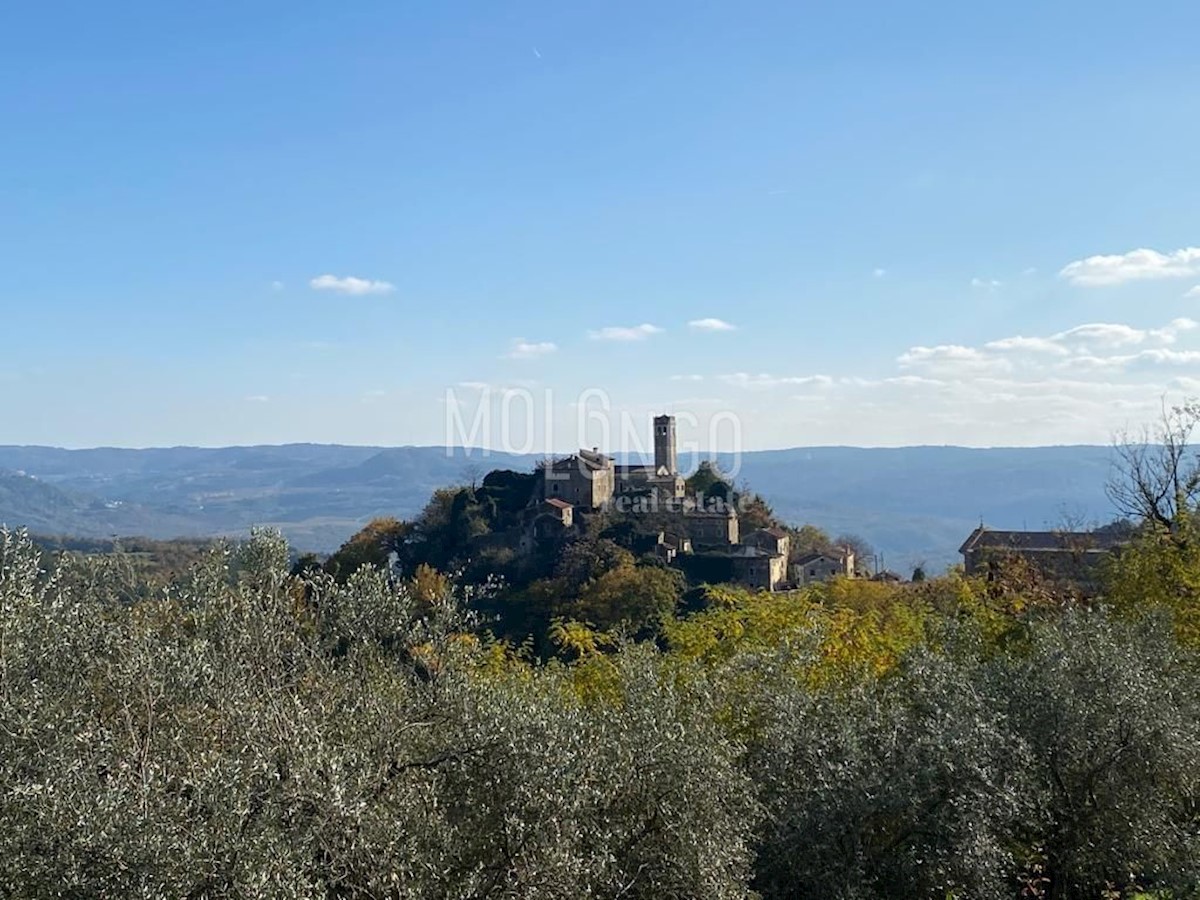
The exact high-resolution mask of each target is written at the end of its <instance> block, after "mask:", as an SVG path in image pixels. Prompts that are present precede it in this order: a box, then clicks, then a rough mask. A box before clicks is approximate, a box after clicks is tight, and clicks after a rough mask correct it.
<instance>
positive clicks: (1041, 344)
mask: <svg viewBox="0 0 1200 900" xmlns="http://www.w3.org/2000/svg"><path fill="white" fill-rule="evenodd" d="M983 346H984V348H985V349H987V350H996V351H999V352H1001V353H1008V352H1018V353H1022V352H1028V353H1049V354H1051V355H1054V356H1064V355H1065V354H1066V353H1067V352H1068V351H1067V349H1066V348H1065V347H1063V346H1062V345H1061V344H1059V343H1058V342H1056V341H1055V340H1054V339H1053V338H1041V337H1023V336H1021V335H1017V336H1015V337H1008V338H1001V339H1000V340H998V341H988V342H987V343H986V344H984V345H983Z"/></svg>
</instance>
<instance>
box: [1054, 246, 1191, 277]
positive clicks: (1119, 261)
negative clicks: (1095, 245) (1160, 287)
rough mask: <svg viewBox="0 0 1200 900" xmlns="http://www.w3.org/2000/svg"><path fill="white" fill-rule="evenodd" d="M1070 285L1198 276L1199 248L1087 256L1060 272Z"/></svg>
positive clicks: (1146, 250) (1139, 250)
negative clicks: (1166, 251)
mask: <svg viewBox="0 0 1200 900" xmlns="http://www.w3.org/2000/svg"><path fill="white" fill-rule="evenodd" d="M1058 274H1059V277H1060V278H1065V279H1066V280H1067V281H1069V282H1070V283H1071V284H1075V285H1080V286H1082V287H1104V286H1108V285H1114V284H1124V283H1125V282H1127V281H1143V280H1147V279H1156V278H1182V277H1184V276H1187V275H1196V274H1200V247H1184V248H1182V249H1180V250H1174V251H1172V252H1170V253H1159V252H1158V251H1157V250H1149V249H1146V248H1144V247H1143V248H1141V249H1138V250H1130V251H1129V252H1128V253H1117V254H1111V255H1107V256H1104V255H1100V256H1089V257H1087V258H1086V259H1077V260H1075V261H1074V262H1070V263H1067V265H1065V266H1063V268H1062V271H1060V272H1059V273H1058Z"/></svg>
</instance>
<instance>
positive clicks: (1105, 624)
mask: <svg viewBox="0 0 1200 900" xmlns="http://www.w3.org/2000/svg"><path fill="white" fill-rule="evenodd" d="M1176 469H1177V471H1176V472H1175V473H1174V475H1173V477H1172V478H1170V479H1168V481H1169V482H1170V483H1172V484H1177V485H1179V487H1178V488H1177V489H1176V490H1175V491H1174V493H1173V496H1172V498H1171V499H1170V506H1169V508H1168V507H1166V506H1165V505H1162V501H1161V492H1160V491H1158V489H1157V487H1156V486H1155V485H1156V484H1157V483H1158V482H1156V481H1155V479H1149V480H1148V481H1147V482H1146V483H1147V485H1148V489H1147V490H1145V491H1134V493H1133V494H1132V495H1131V496H1133V497H1134V498H1135V499H1139V500H1146V499H1149V500H1154V499H1155V498H1160V500H1159V501H1158V502H1159V503H1160V505H1159V506H1158V507H1156V508H1155V510H1156V511H1157V512H1162V511H1163V510H1165V515H1164V516H1163V518H1162V520H1161V521H1159V520H1157V519H1156V518H1155V517H1154V516H1153V515H1150V514H1148V513H1146V512H1145V511H1141V512H1140V518H1141V520H1142V522H1141V526H1140V527H1139V529H1138V530H1137V532H1136V534H1135V535H1134V537H1133V541H1132V543H1131V544H1130V545H1129V547H1128V548H1127V549H1126V550H1125V551H1123V552H1122V553H1120V554H1119V555H1118V556H1116V557H1115V558H1114V560H1113V561H1112V564H1111V566H1110V567H1109V569H1108V571H1107V572H1106V573H1105V574H1106V578H1105V590H1104V595H1103V597H1102V598H1101V599H1098V600H1097V599H1093V600H1088V601H1086V602H1085V601H1083V600H1081V599H1079V598H1078V597H1072V596H1070V595H1069V594H1066V593H1062V592H1060V591H1057V590H1054V589H1051V588H1050V587H1048V586H1047V585H1046V584H1045V583H1043V582H1042V581H1041V580H1040V579H1039V577H1038V575H1037V573H1036V572H1034V571H1030V570H1022V569H1019V568H1018V569H1012V570H1001V571H996V572H994V573H992V577H990V578H989V579H988V580H984V581H975V580H971V579H966V578H964V577H962V576H961V575H959V574H954V573H951V574H949V575H947V576H944V577H939V578H929V579H924V580H921V581H915V582H910V583H903V584H896V583H889V582H879V581H867V580H862V579H843V580H835V581H833V582H831V583H830V584H828V585H823V586H819V587H815V588H811V589H809V590H806V591H804V592H792V593H787V594H751V593H748V592H746V591H743V590H740V589H736V588H732V587H728V586H707V587H703V588H699V589H695V590H693V591H690V592H689V593H688V595H687V596H686V597H680V596H678V595H677V593H676V591H675V587H674V586H672V585H667V584H665V582H664V583H663V584H660V585H657V587H656V586H655V585H656V581H655V579H659V580H662V579H670V578H671V577H673V576H672V573H670V572H669V571H667V570H665V569H663V568H661V567H658V568H655V567H653V566H650V565H648V564H644V565H643V564H640V563H639V561H638V560H637V559H636V558H634V557H633V556H632V554H631V553H630V552H629V551H628V550H626V549H625V548H623V547H621V546H620V545H619V544H618V543H617V542H616V541H614V540H612V539H610V538H603V537H599V536H592V537H587V538H585V539H583V540H581V541H578V542H576V543H574V544H570V545H568V546H567V547H565V548H563V549H562V551H561V552H560V554H559V556H558V558H557V559H556V560H554V561H553V566H554V568H553V572H552V574H551V575H549V576H545V577H544V578H540V579H535V580H534V582H531V583H530V584H531V585H532V584H536V583H537V582H539V581H544V582H546V583H548V584H549V587H548V588H547V589H546V590H545V593H544V595H543V600H544V601H545V602H546V603H547V604H549V606H550V607H551V611H554V612H563V613H569V615H567V614H564V615H553V616H551V617H550V618H549V619H547V620H546V622H547V623H548V627H547V628H546V633H545V636H544V640H545V642H547V644H548V645H549V647H550V652H541V651H539V650H537V649H536V648H534V647H533V646H532V640H531V639H530V640H526V641H523V642H513V641H509V640H505V639H503V638H502V637H500V636H499V635H502V634H503V632H504V630H505V628H506V626H505V624H504V621H503V619H504V615H505V612H506V609H505V607H504V605H503V604H501V605H497V603H496V595H495V594H494V593H490V592H491V591H493V589H494V586H490V585H489V584H488V583H487V582H486V580H485V581H480V580H478V579H473V578H468V577H466V573H465V572H457V573H456V572H451V573H449V574H447V573H445V572H443V571H439V570H438V569H437V568H436V567H434V566H433V565H432V564H431V563H430V562H428V561H426V559H427V558H423V559H422V560H421V561H420V562H417V563H416V564H415V566H411V568H410V569H408V570H406V569H405V567H404V564H403V563H402V564H401V565H400V566H399V567H396V566H388V565H387V563H388V561H389V558H390V559H391V560H392V561H393V562H394V561H396V557H401V558H402V557H403V554H404V553H406V552H410V551H411V548H413V547H420V546H422V544H423V543H424V542H429V543H428V547H436V546H437V543H436V541H434V540H433V538H432V536H433V535H436V534H438V533H443V534H444V533H445V531H444V529H450V530H451V531H453V530H454V529H456V528H459V527H460V526H463V525H464V523H466V524H469V522H470V517H471V516H474V515H475V514H476V512H477V511H476V510H475V508H474V507H475V506H476V505H481V506H482V507H483V508H484V509H485V510H486V509H488V508H490V507H491V505H492V504H491V503H490V501H489V502H484V503H482V504H481V503H480V501H479V499H478V497H479V495H478V493H476V494H475V495H474V498H472V497H470V496H467V498H466V499H462V498H463V497H464V495H463V494H462V493H461V492H458V491H453V492H449V493H448V494H447V496H446V497H445V498H444V499H442V500H438V499H437V498H435V503H434V504H433V506H432V508H433V509H435V510H437V509H441V510H445V511H447V513H446V515H445V516H443V517H442V518H441V519H440V520H438V521H439V522H440V524H439V525H438V528H437V529H434V528H432V527H431V526H430V524H429V523H430V522H433V521H435V520H434V517H433V516H432V515H431V516H430V518H429V519H428V520H426V521H425V522H424V523H423V522H421V521H417V522H414V523H398V522H397V523H385V524H384V525H381V526H378V527H377V528H376V532H377V533H372V534H368V535H366V536H365V537H363V538H362V540H360V541H359V543H358V545H357V546H351V547H349V548H347V549H346V552H345V553H342V554H341V555H340V558H339V559H337V560H331V561H330V564H329V565H321V564H320V563H319V562H318V561H316V560H311V559H309V560H303V559H302V560H300V561H299V562H295V561H293V560H291V559H290V557H289V552H288V548H287V546H286V544H285V543H284V542H283V540H282V539H281V538H279V537H278V536H277V535H274V534H271V533H259V534H257V535H256V536H255V537H254V538H253V539H252V540H250V541H249V542H247V543H245V544H243V545H240V546H238V547H226V546H218V547H216V548H214V549H212V550H211V551H210V552H209V553H208V554H207V555H206V556H205V557H204V558H203V559H202V560H200V561H199V562H198V563H197V564H195V565H193V566H191V567H190V568H188V570H187V571H186V572H184V573H183V574H180V575H177V576H175V577H173V578H171V579H169V581H168V582H167V583H165V584H162V585H157V586H155V585H148V586H146V587H145V589H144V590H141V591H130V589H129V575H130V567H129V564H128V560H126V559H125V558H124V557H123V555H121V554H106V555H98V554H94V553H78V552H70V553H58V554H51V553H47V552H45V551H44V550H42V549H41V548H39V547H38V546H37V545H35V544H34V542H33V541H31V540H30V539H29V538H28V537H27V536H25V535H23V534H14V533H10V532H0V823H3V827H2V828H0V895H3V896H12V897H64V896H65V897H91V896H141V897H160V896H171V897H196V898H199V897H326V898H333V897H337V898H351V897H354V898H385V897H387V898H427V897H432V898H456V900H457V898H461V900H467V898H504V897H508V898H575V897H588V896H596V897H630V898H680V900H683V898H739V897H761V898H767V900H771V898H793V897H814V898H816V897H819V898H825V897H832V898H929V897H936V898H959V900H965V898H1001V897H1024V898H1036V897H1042V898H1094V897H1112V898H1115V897H1126V896H1128V897H1132V896H1135V895H1140V894H1143V893H1145V892H1149V893H1150V894H1151V895H1152V896H1155V897H1158V898H1168V897H1169V898H1176V900H1178V898H1186V897H1196V896H1200V658H1198V657H1197V648H1200V617H1198V616H1197V613H1196V609H1197V604H1198V602H1200V535H1198V534H1197V531H1196V521H1197V498H1200V466H1197V467H1195V468H1191V469H1189V470H1187V471H1186V472H1184V471H1182V470H1181V469H1179V466H1178V465H1176ZM1180 476H1183V477H1180ZM485 487H486V486H485ZM484 496H485V497H491V498H494V497H495V495H494V494H490V495H489V494H486V493H485V494H484ZM494 505H495V508H496V509H495V514H496V515H501V514H502V510H503V507H504V503H503V502H502V501H500V500H496V502H495V504H494ZM1130 512H1131V513H1133V514H1139V510H1137V509H1136V508H1131V509H1130ZM479 514H480V515H484V516H486V515H490V514H491V513H487V512H484V513H479ZM439 529H442V530H441V531H439ZM384 535H391V536H393V537H394V536H395V535H400V536H401V537H402V538H403V540H401V541H393V540H391V539H390V538H389V539H388V540H387V541H381V540H378V539H377V538H380V537H381V536H384ZM352 543H353V542H352ZM354 553H359V554H360V555H361V558H359V559H357V560H355V559H354V557H353V554H354ZM393 554H395V557H393ZM381 556H382V559H380V557H381ZM414 559H415V558H414V557H409V558H408V563H410V564H411V563H412V562H413V561H414ZM658 588H661V590H658ZM560 590H561V591H562V592H564V594H565V596H567V598H568V599H566V600H562V599H559V598H558V592H559V591H560ZM523 603H524V601H522V600H521V599H520V598H517V597H515V596H514V597H513V606H512V609H511V610H510V612H511V613H512V615H513V616H515V617H517V618H518V619H520V618H521V617H522V616H528V604H525V605H523ZM648 610H649V611H651V612H652V615H649V616H646V613H647V611H648ZM575 613H578V615H575ZM489 617H490V618H489ZM601 622H603V623H605V625H603V626H602V625H601V624H600V623H601ZM526 624H527V622H526ZM507 627H508V628H509V629H510V630H515V631H516V632H517V633H522V629H523V628H524V627H525V626H524V625H523V626H521V628H513V627H512V626H507Z"/></svg>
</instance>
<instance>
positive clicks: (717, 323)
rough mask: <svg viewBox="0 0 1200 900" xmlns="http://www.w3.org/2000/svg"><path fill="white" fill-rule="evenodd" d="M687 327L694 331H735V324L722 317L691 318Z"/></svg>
mask: <svg viewBox="0 0 1200 900" xmlns="http://www.w3.org/2000/svg"><path fill="white" fill-rule="evenodd" d="M688 328H693V329H695V330H696V331H736V330H737V326H736V325H730V324H729V323H728V322H726V321H725V320H724V319H692V321H690V322H688Z"/></svg>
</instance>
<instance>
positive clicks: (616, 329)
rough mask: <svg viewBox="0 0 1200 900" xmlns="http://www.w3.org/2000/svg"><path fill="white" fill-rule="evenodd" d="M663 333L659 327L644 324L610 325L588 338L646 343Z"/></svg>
mask: <svg viewBox="0 0 1200 900" xmlns="http://www.w3.org/2000/svg"><path fill="white" fill-rule="evenodd" d="M661 331H662V329H661V328H659V327H658V326H657V325H651V324H649V323H643V324H641V325H632V326H624V325H609V326H608V327H606V328H600V329H597V330H595V331H589V332H588V337H589V338H591V339H592V340H594V341H644V340H645V339H646V338H648V337H650V336H651V335H654V334H659V333H660V332H661Z"/></svg>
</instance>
